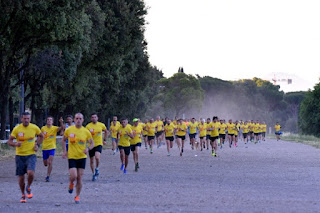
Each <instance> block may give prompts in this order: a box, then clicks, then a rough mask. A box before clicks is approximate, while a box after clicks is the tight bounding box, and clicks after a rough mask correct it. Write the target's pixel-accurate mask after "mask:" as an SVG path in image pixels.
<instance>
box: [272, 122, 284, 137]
mask: <svg viewBox="0 0 320 213" xmlns="http://www.w3.org/2000/svg"><path fill="white" fill-rule="evenodd" d="M274 129H275V134H276V137H277V141H279V140H280V135H281V134H282V133H281V131H280V130H281V126H280V124H279V122H277V123H276V125H275V126H274Z"/></svg>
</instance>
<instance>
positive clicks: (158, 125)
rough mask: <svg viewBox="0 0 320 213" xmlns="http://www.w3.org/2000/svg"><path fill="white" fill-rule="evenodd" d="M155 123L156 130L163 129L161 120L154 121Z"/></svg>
mask: <svg viewBox="0 0 320 213" xmlns="http://www.w3.org/2000/svg"><path fill="white" fill-rule="evenodd" d="M154 123H155V124H157V132H160V131H162V130H163V122H162V121H155V122H154Z"/></svg>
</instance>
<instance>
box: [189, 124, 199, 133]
mask: <svg viewBox="0 0 320 213" xmlns="http://www.w3.org/2000/svg"><path fill="white" fill-rule="evenodd" d="M198 125H199V124H198V123H197V122H194V123H192V122H190V123H189V134H195V133H197V128H198Z"/></svg>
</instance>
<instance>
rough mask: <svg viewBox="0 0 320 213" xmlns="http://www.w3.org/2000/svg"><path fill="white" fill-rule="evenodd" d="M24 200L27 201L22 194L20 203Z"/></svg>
mask: <svg viewBox="0 0 320 213" xmlns="http://www.w3.org/2000/svg"><path fill="white" fill-rule="evenodd" d="M25 202H27V200H26V195H25V194H23V195H22V196H21V199H20V203H25Z"/></svg>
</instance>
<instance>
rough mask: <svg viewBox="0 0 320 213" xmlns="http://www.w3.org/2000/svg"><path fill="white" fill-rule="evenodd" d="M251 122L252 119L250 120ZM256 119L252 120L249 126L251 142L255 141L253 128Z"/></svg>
mask: <svg viewBox="0 0 320 213" xmlns="http://www.w3.org/2000/svg"><path fill="white" fill-rule="evenodd" d="M249 122H250V121H249ZM254 125H255V124H254V121H253V120H251V122H250V123H248V126H249V136H250V141H251V142H254V133H253V129H254Z"/></svg>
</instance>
